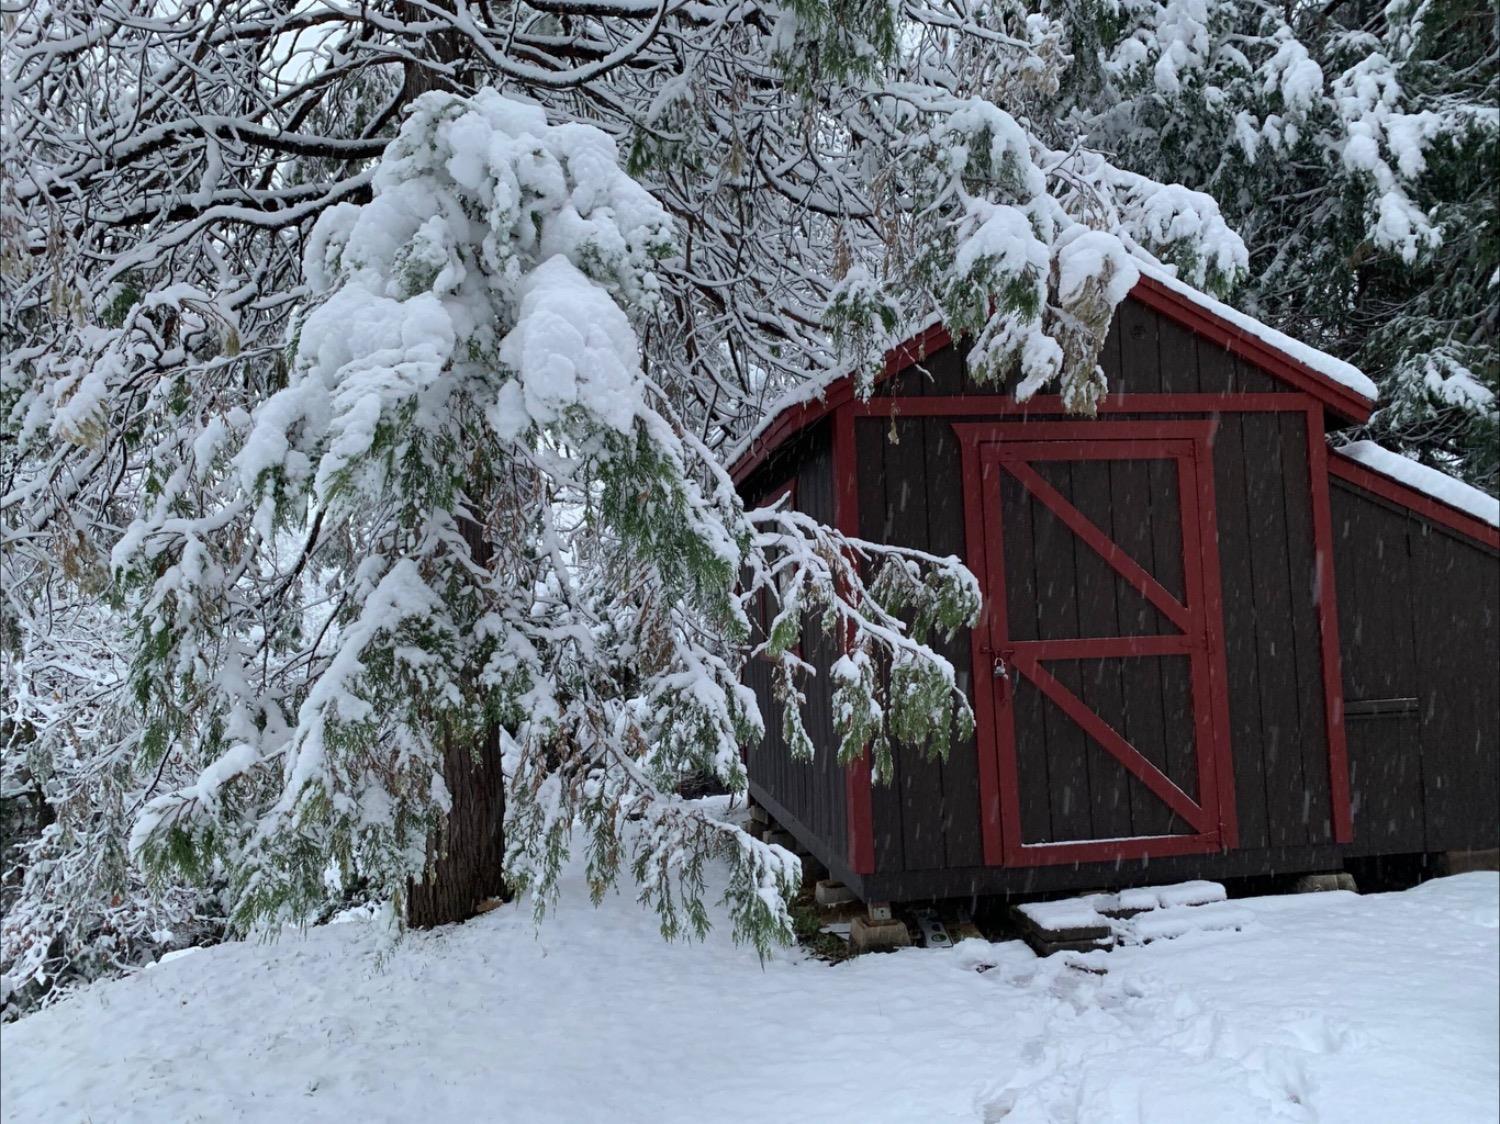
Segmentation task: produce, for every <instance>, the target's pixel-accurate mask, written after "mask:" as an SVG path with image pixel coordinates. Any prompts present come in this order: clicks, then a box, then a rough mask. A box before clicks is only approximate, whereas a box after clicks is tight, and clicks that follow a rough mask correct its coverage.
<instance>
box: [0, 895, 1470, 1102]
mask: <svg viewBox="0 0 1500 1124" xmlns="http://www.w3.org/2000/svg"><path fill="white" fill-rule="evenodd" d="M1234 906H1235V908H1236V909H1241V910H1244V911H1246V912H1248V913H1249V914H1250V921H1249V923H1248V925H1247V927H1246V928H1245V930H1244V931H1242V932H1238V933H1233V932H1227V933H1198V934H1192V935H1189V936H1187V937H1184V938H1182V939H1180V940H1176V941H1167V942H1161V943H1158V944H1152V945H1150V946H1147V947H1144V948H1127V949H1122V950H1119V951H1116V952H1114V953H1110V954H1109V955H1108V956H1107V957H1105V958H1104V959H1103V963H1104V964H1105V965H1106V967H1107V969H1108V971H1107V972H1106V974H1104V975H1103V976H1096V975H1091V974H1088V973H1085V972H1081V971H1079V970H1077V969H1076V968H1070V967H1067V966H1066V963H1065V961H1064V959H1063V958H1061V957H1053V958H1051V959H1049V960H1046V961H1039V960H1037V959H1035V958H1034V957H1033V956H1032V954H1031V953H1030V952H1029V951H1028V950H1027V949H1026V947H1025V946H1024V945H1022V944H1020V943H1017V942H1010V943H1005V944H988V943H985V942H980V941H967V942H964V943H962V944H960V945H958V946H957V947H956V948H954V949H952V950H950V951H941V952H940V951H927V950H920V949H911V950H906V951H902V952H898V953H894V954H892V955H888V956H873V957H864V958H861V959H859V960H855V961H852V962H849V963H846V964H843V965H839V966H837V967H829V966H828V965H825V964H823V963H821V962H817V961H812V960H806V959H804V958H803V957H802V956H801V955H800V954H799V953H797V952H795V951H788V952H786V953H784V954H782V955H779V956H777V957H776V958H775V959H773V960H771V961H769V962H767V963H766V965H765V966H764V967H763V968H762V966H761V965H760V964H759V963H758V962H757V961H756V959H755V956H754V954H753V953H752V952H749V951H747V950H745V949H737V948H735V947H734V946H733V945H732V944H730V942H729V941H728V940H727V938H725V937H723V936H722V935H718V934H715V935H713V936H711V938H710V939H709V940H708V941H707V942H705V943H704V944H701V945H678V946H669V945H665V944H663V943H662V942H661V940H660V938H659V937H658V936H657V934H656V931H655V927H654V924H653V922H652V919H651V918H650V917H649V916H647V915H645V914H643V913H642V912H641V911H640V910H638V909H637V908H636V907H635V906H634V904H633V903H632V902H631V901H630V900H629V899H628V898H618V899H612V900H610V901H608V902H606V903H605V905H604V906H603V907H602V908H600V909H599V910H595V909H593V908H592V907H591V906H589V905H588V903H587V901H586V900H585V895H584V890H583V885H582V880H581V878H579V877H577V876H576V874H575V876H574V877H573V878H572V879H571V880H570V882H569V884H568V886H567V888H566V892H565V898H564V901H563V903H562V905H561V906H560V908H559V910H558V915H557V916H555V917H553V918H552V919H550V920H549V921H548V922H547V923H546V924H545V925H544V927H543V928H542V929H541V931H540V932H539V933H538V932H537V931H535V930H534V929H533V928H532V925H531V922H530V919H529V915H528V914H526V913H525V912H524V911H519V910H516V909H514V908H513V907H507V908H506V909H503V910H497V911H495V912H494V913H491V914H488V915H486V916H484V917H481V918H479V919H477V920H475V921H473V922H470V923H469V924H466V925H463V926H457V927H454V928H451V929H448V930H444V931H440V932H436V933H426V934H414V935H412V936H411V937H410V938H409V939H407V940H406V941H404V942H402V943H401V944H400V945H398V946H397V947H396V948H395V950H394V951H393V952H392V953H391V954H390V955H389V956H388V957H387V958H386V959H385V960H384V961H383V962H382V963H381V964H377V963H376V961H375V959H374V957H373V950H374V949H376V948H377V947H379V946H380V938H379V933H378V932H376V931H375V928H374V926H373V925H371V924H369V923H360V924H347V925H337V926H330V927H326V928H323V929H319V930H315V931H313V932H312V933H311V934H309V935H308V936H307V937H306V938H305V939H304V938H301V937H287V938H284V939H282V940H281V941H280V942H279V943H277V944H274V945H258V944H234V945H224V946H220V947H218V948H214V949H209V950H204V951H200V952H195V953H193V954H191V955H188V956H183V957H179V958H177V959H174V960H171V961H170V962H167V963H163V964H159V965H157V966H155V967H153V968H151V969H149V970H147V971H145V972H143V973H141V974H139V975H137V976H135V977H133V978H130V979H127V980H123V981H117V982H113V983H109V984H103V985H98V986H95V987H94V988H92V989H91V990H89V991H88V992H86V993H84V994H82V995H80V996H78V997H76V998H74V999H72V1000H70V1001H68V1002H66V1003H63V1004H59V1005H58V1006H56V1007H54V1008H52V1009H50V1010H47V1011H43V1012H41V1013H39V1014H37V1015H34V1016H32V1017H30V1018H27V1019H24V1020H22V1021H21V1022H19V1023H16V1024H13V1025H11V1026H7V1027H5V1028H4V1029H3V1032H0V1034H3V1041H0V1046H3V1059H4V1067H3V1087H0V1094H3V1095H0V1115H3V1119H4V1120H5V1121H47V1122H49V1124H63V1122H69V1121H81V1120H88V1121H93V1122H95V1124H103V1122H105V1121H109V1122H114V1121H148V1120H149V1121H173V1122H177V1121H197V1120H201V1121H216V1122H217V1121H238V1120H255V1121H304V1120H306V1121H325V1120H326V1121H334V1120H351V1121H359V1122H360V1124H367V1122H371V1121H387V1120H388V1121H409V1120H420V1121H423V1122H424V1124H436V1122H441V1121H450V1120H465V1121H470V1120H472V1121H481V1120H482V1121H515V1122H523V1124H524V1122H530V1121H566V1122H569V1124H575V1122H589V1121H611V1122H631V1121H650V1122H651V1124H666V1122H673V1121H693V1122H700V1121H718V1120H724V1121H751V1122H757V1121H767V1122H781V1121H812V1122H821V1121H859V1122H860V1124H873V1122H879V1121H901V1122H903V1124H906V1122H912V1121H923V1122H925V1121H951V1120H961V1121H990V1122H994V1121H1004V1124H1175V1122H1182V1124H1206V1122H1209V1121H1212V1122H1217V1124H1240V1122H1244V1124H1251V1122H1254V1124H1262V1122H1266V1121H1273V1122H1274V1121H1297V1122H1308V1124H1336V1122H1349V1124H1378V1122H1381V1121H1390V1122H1392V1124H1414V1122H1418V1121H1420V1122H1422V1124H1450V1122H1451V1124H1480V1122H1485V1121H1494V1120H1496V1119H1497V1117H1500V1093H1497V1088H1500V1065H1497V1054H1500V1029H1497V1019H1500V1007H1497V993H1500V975H1497V963H1500V940H1497V938H1500V877H1497V876H1496V875H1493V874H1471V875H1463V876H1461V877H1457V878H1449V879H1444V880H1441V881H1438V882H1432V883H1428V884H1426V885H1424V886H1421V887H1419V888H1417V889H1415V890H1412V891H1408V892H1406V893H1401V894H1387V895H1378V896H1369V897H1359V896H1356V895H1353V894H1345V893H1336V894H1314V895H1306V896H1300V897H1278V898H1260V899H1251V900H1246V901H1237V902H1235V903H1234ZM986 965H988V966H990V967H987V968H985V970H984V971H980V970H979V969H980V968H981V967H985V966H986Z"/></svg>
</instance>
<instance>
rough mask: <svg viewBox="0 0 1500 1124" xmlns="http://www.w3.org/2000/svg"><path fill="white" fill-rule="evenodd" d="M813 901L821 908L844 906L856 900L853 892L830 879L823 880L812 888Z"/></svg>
mask: <svg viewBox="0 0 1500 1124" xmlns="http://www.w3.org/2000/svg"><path fill="white" fill-rule="evenodd" d="M813 899H814V900H815V901H816V902H817V903H818V904H819V905H821V906H832V905H845V904H847V903H849V902H852V901H856V900H858V899H856V898H855V896H854V891H853V890H851V889H849V887H848V886H845V885H844V884H843V883H842V882H835V881H833V879H831V878H825V879H823V880H822V881H820V882H819V883H818V884H817V885H816V886H814V887H813Z"/></svg>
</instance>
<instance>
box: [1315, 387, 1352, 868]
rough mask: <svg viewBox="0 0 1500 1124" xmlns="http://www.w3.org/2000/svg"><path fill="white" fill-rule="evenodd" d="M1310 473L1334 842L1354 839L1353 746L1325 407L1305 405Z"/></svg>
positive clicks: (1319, 404) (1316, 589) (1316, 592)
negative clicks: (1347, 719) (1347, 722)
mask: <svg viewBox="0 0 1500 1124" xmlns="http://www.w3.org/2000/svg"><path fill="white" fill-rule="evenodd" d="M1305 417H1306V419H1307V422H1306V428H1307V477H1308V482H1309V486H1310V487H1311V488H1312V520H1313V548H1314V551H1315V555H1314V559H1315V562H1314V566H1315V573H1316V579H1315V584H1314V588H1313V602H1314V604H1316V605H1317V607H1318V639H1319V642H1320V647H1321V649H1322V650H1321V651H1320V653H1319V654H1320V655H1321V657H1322V663H1323V728H1324V730H1325V735H1324V736H1325V738H1326V739H1327V742H1328V800H1329V803H1330V804H1331V805H1332V807H1331V809H1330V812H1331V820H1332V825H1331V826H1332V828H1333V841H1334V842H1335V843H1348V842H1350V841H1352V840H1353V838H1354V808H1353V805H1352V804H1351V802H1350V798H1349V748H1348V745H1347V744H1346V743H1345V740H1344V673H1343V669H1342V667H1341V666H1340V655H1339V607H1338V595H1337V591H1336V590H1335V589H1334V578H1333V511H1332V506H1331V503H1330V501H1329V498H1328V487H1329V484H1328V459H1329V458H1328V444H1327V441H1326V439H1325V438H1324V436H1323V406H1322V404H1321V403H1316V402H1314V403H1312V404H1310V405H1309V406H1308V407H1307V413H1306V415H1305Z"/></svg>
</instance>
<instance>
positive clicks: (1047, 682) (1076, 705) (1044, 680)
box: [1012, 652, 1216, 833]
mask: <svg viewBox="0 0 1500 1124" xmlns="http://www.w3.org/2000/svg"><path fill="white" fill-rule="evenodd" d="M1012 661H1013V662H1014V664H1015V667H1016V670H1017V671H1019V672H1020V673H1021V674H1022V675H1024V676H1026V678H1027V679H1030V680H1031V681H1032V682H1033V683H1035V684H1036V685H1037V687H1038V689H1039V690H1040V691H1041V692H1042V694H1044V695H1046V696H1047V697H1048V698H1049V699H1051V700H1052V701H1053V702H1054V703H1056V704H1057V707H1058V709H1059V710H1061V711H1062V712H1063V713H1064V714H1066V715H1067V716H1068V717H1069V718H1071V719H1072V720H1073V721H1074V722H1075V723H1077V725H1078V726H1079V727H1080V728H1081V729H1082V730H1083V732H1084V733H1086V734H1088V736H1089V737H1091V738H1093V739H1094V741H1096V742H1098V743H1099V746H1100V748H1102V749H1103V750H1104V751H1105V752H1106V753H1108V754H1109V755H1110V756H1111V757H1113V758H1114V759H1115V760H1116V761H1118V762H1119V763H1120V764H1121V765H1123V766H1125V768H1126V769H1127V770H1129V772H1130V773H1131V775H1132V776H1134V777H1135V778H1136V779H1137V780H1138V781H1140V782H1141V783H1142V784H1143V785H1145V786H1146V787H1147V788H1149V789H1150V790H1151V791H1152V792H1153V793H1154V794H1155V795H1156V796H1157V797H1158V798H1159V799H1160V800H1161V801H1162V802H1163V803H1164V804H1166V805H1167V807H1169V808H1171V809H1172V811H1174V812H1176V813H1177V814H1178V815H1179V816H1181V817H1182V819H1183V820H1185V821H1186V822H1187V823H1188V824H1190V825H1191V826H1192V827H1193V828H1194V829H1196V830H1197V831H1198V832H1200V833H1202V832H1207V831H1211V830H1212V827H1211V826H1210V825H1209V824H1207V823H1206V822H1205V816H1204V814H1203V809H1202V808H1201V807H1200V806H1199V805H1197V804H1196V803H1194V802H1193V800H1192V798H1191V797H1190V796H1188V794H1187V793H1185V792H1183V791H1182V789H1180V788H1178V787H1177V786H1176V785H1175V784H1173V783H1172V781H1171V779H1170V778H1169V777H1168V776H1167V775H1166V774H1165V773H1163V772H1162V771H1161V770H1160V769H1158V768H1157V767H1156V766H1155V765H1153V764H1151V762H1150V761H1148V760H1147V759H1146V758H1145V757H1143V756H1142V755H1141V753H1140V751H1139V750H1138V749H1136V748H1135V746H1133V745H1131V744H1130V743H1129V742H1128V741H1126V740H1125V739H1124V738H1122V737H1121V736H1120V733H1119V731H1118V730H1116V729H1115V728H1114V727H1113V726H1111V725H1110V724H1109V723H1108V722H1106V721H1104V719H1102V718H1100V717H1099V716H1098V715H1097V714H1095V713H1094V712H1093V711H1092V710H1090V709H1089V708H1088V707H1086V706H1085V705H1084V704H1083V701H1082V700H1081V699H1079V697H1078V696H1077V695H1075V694H1074V693H1073V692H1072V691H1070V690H1068V689H1067V688H1066V687H1064V686H1063V685H1062V684H1061V683H1059V682H1058V681H1057V679H1056V678H1054V677H1053V675H1052V673H1051V672H1049V671H1048V670H1047V669H1046V668H1044V667H1042V665H1041V664H1039V663H1038V662H1037V661H1036V660H1034V659H1031V658H1029V657H1026V656H1023V655H1022V654H1021V653H1020V652H1017V653H1015V655H1014V656H1012ZM1215 826H1216V825H1215Z"/></svg>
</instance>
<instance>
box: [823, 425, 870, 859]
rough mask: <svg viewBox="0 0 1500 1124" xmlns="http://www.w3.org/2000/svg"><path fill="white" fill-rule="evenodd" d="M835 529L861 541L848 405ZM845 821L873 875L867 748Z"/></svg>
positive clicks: (849, 788)
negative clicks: (859, 538)
mask: <svg viewBox="0 0 1500 1124" xmlns="http://www.w3.org/2000/svg"><path fill="white" fill-rule="evenodd" d="M833 525H834V527H835V528H836V529H837V530H839V531H840V532H842V533H843V534H845V535H847V536H849V537H850V538H858V537H859V466H858V464H857V458H856V457H855V452H854V413H853V411H851V410H850V409H849V408H848V406H847V405H845V406H844V407H842V408H841V409H838V410H836V411H834V415H833ZM844 592H845V593H846V594H847V593H848V591H847V590H846V591H844ZM851 639H852V637H851V636H850V635H849V634H847V633H846V634H845V635H844V636H843V638H842V640H843V645H844V650H845V652H847V651H848V650H849V647H850V642H851ZM844 820H845V828H846V835H847V839H846V841H845V842H846V845H847V853H848V856H849V869H850V870H852V871H854V873H855V874H873V873H874V872H875V815H874V809H873V807H872V803H871V794H870V751H869V748H868V747H866V749H865V750H864V751H863V752H862V753H861V754H860V756H859V757H858V758H857V759H856V760H854V761H851V762H850V763H849V764H848V765H846V766H845V767H844Z"/></svg>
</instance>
